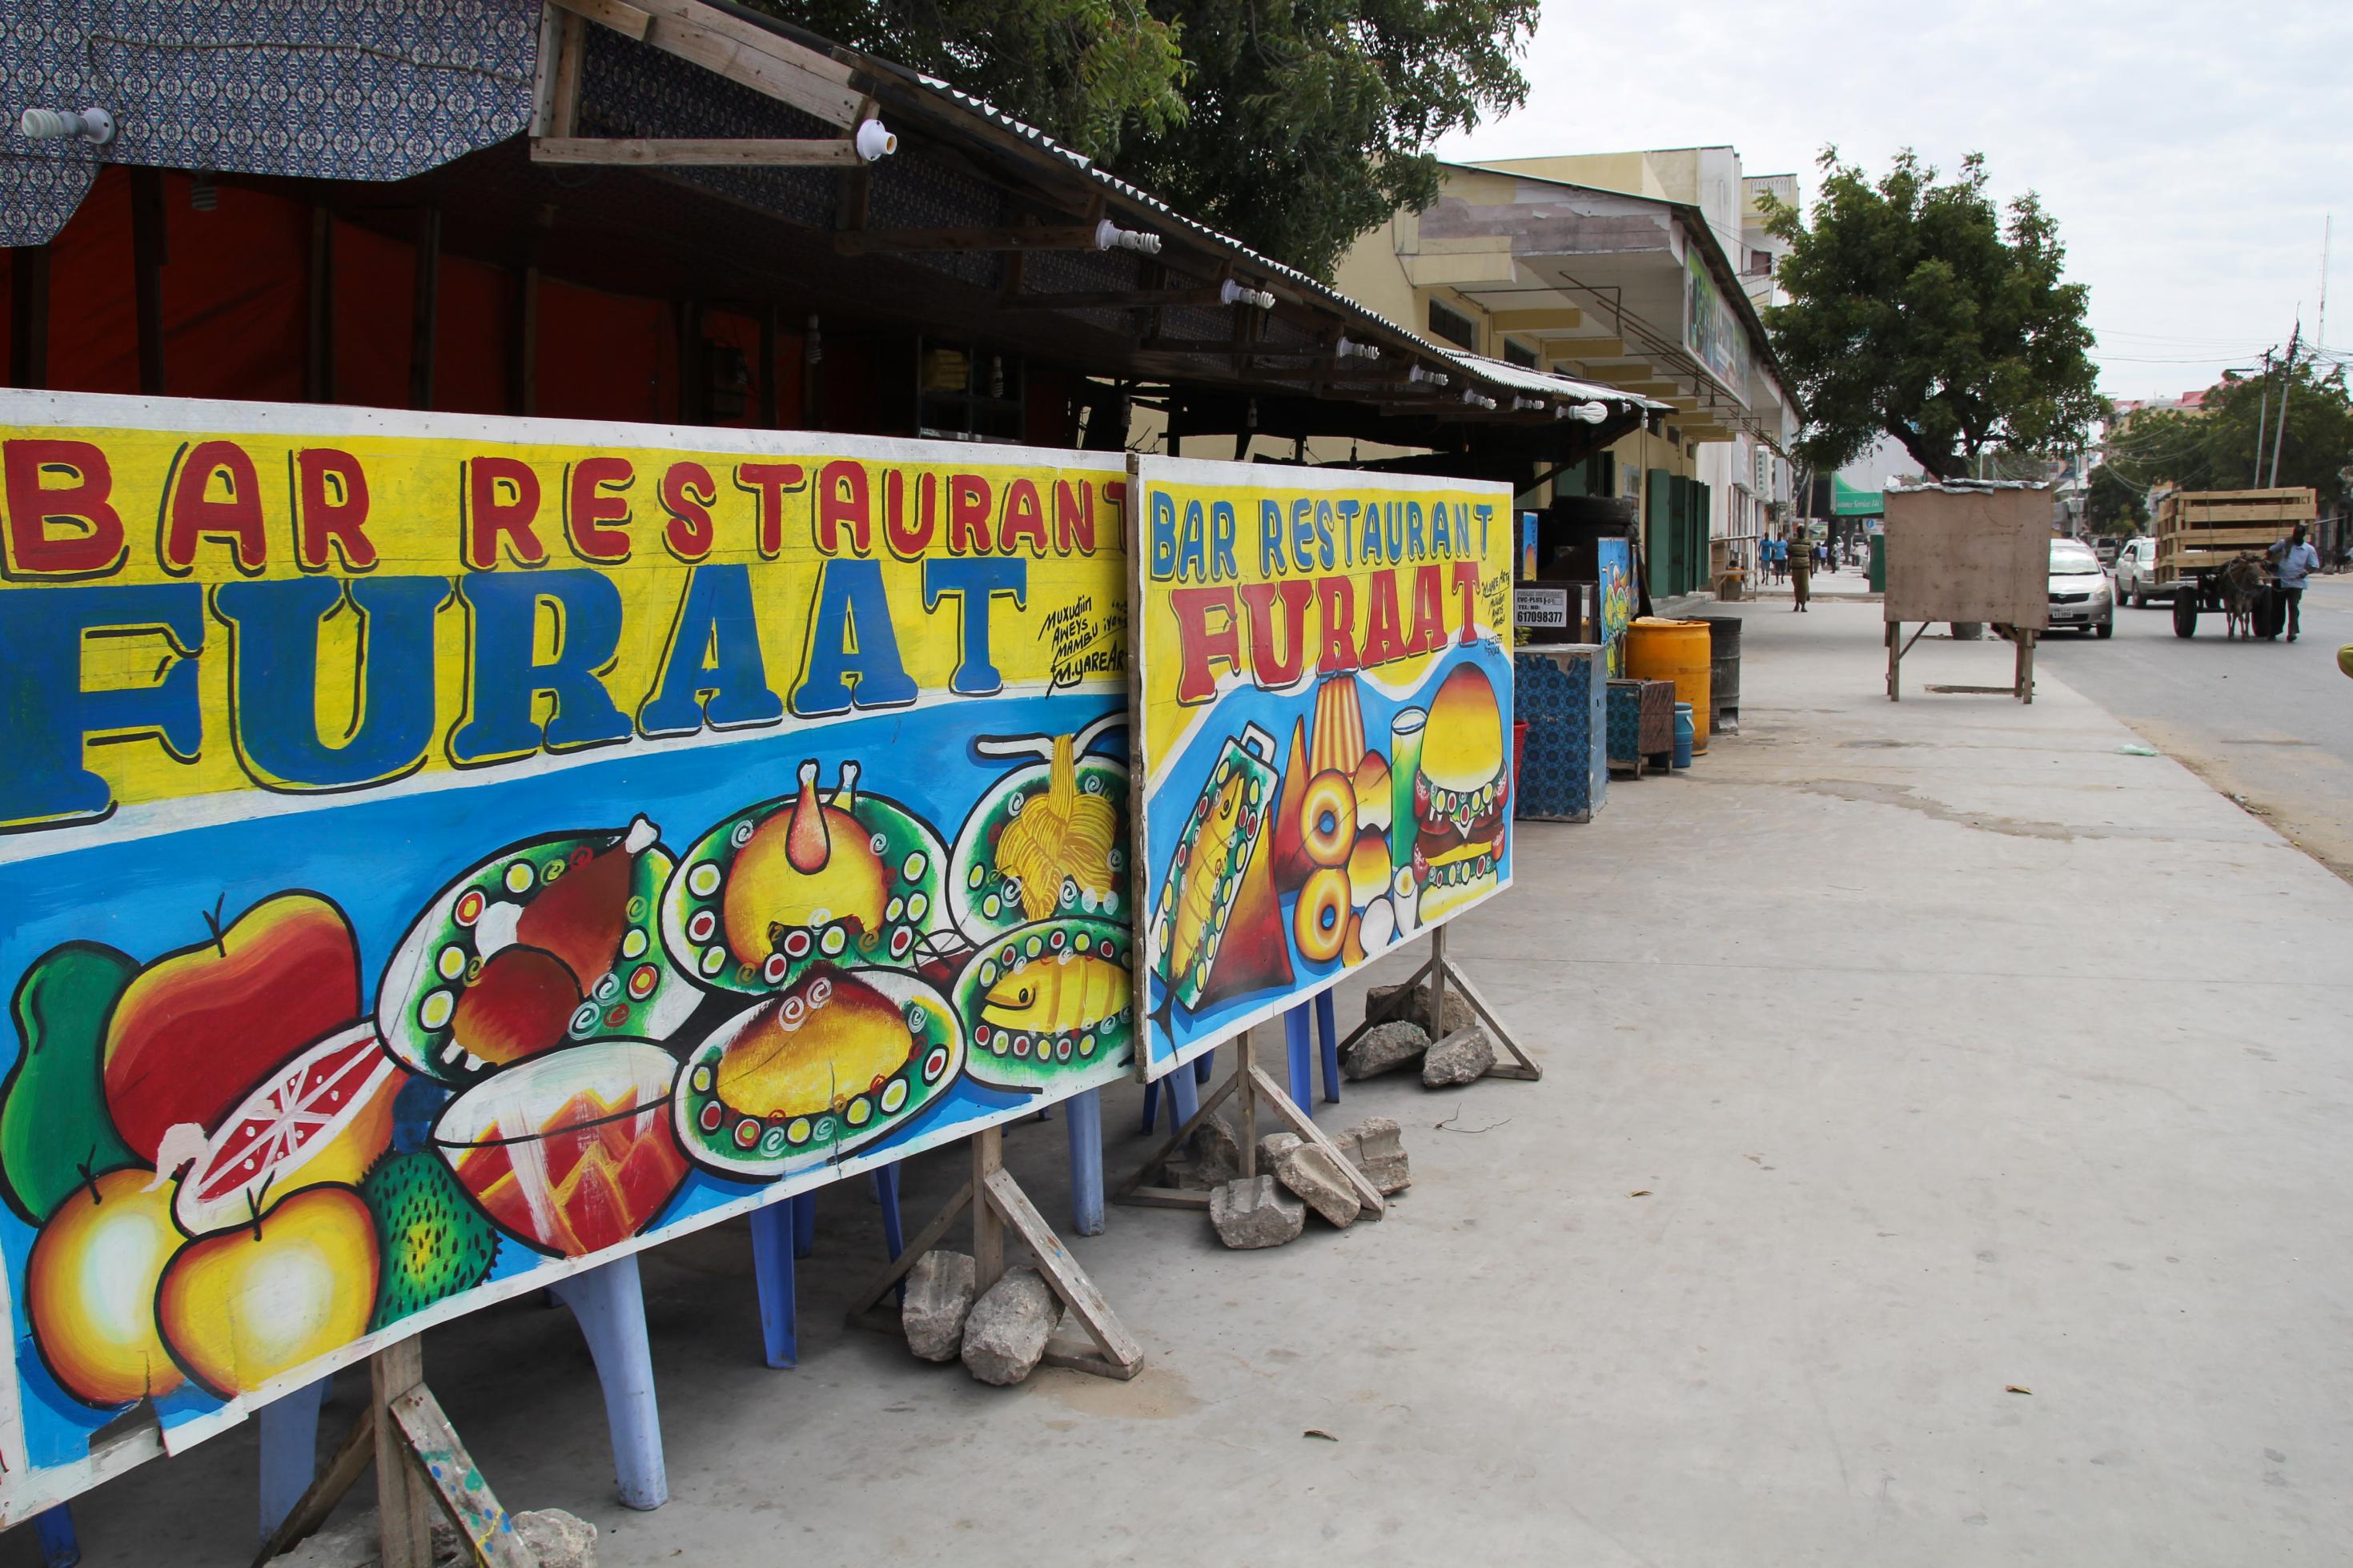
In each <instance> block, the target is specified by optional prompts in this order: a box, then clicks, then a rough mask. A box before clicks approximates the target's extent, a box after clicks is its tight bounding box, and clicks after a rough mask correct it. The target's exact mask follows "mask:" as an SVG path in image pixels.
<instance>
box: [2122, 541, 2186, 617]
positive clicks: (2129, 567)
mask: <svg viewBox="0 0 2353 1568" xmlns="http://www.w3.org/2000/svg"><path fill="white" fill-rule="evenodd" d="M2180 587H2181V584H2179V583H2160V582H2158V580H2157V541H2156V540H2154V539H2130V540H2126V542H2125V547H2124V549H2123V550H2121V551H2119V552H2117V554H2116V597H2117V598H2119V599H2121V600H2123V601H2124V602H2125V603H2126V604H2127V605H2132V606H2133V607H2134V608H2135V609H2138V608H2139V607H2140V606H2141V605H2146V604H2147V603H2148V602H2149V601H2150V600H2151V599H2170V598H2171V597H2173V595H2175V593H2177V592H2178V591H2179V589H2180Z"/></svg>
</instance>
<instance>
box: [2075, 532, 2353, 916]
mask: <svg viewBox="0 0 2353 1568" xmlns="http://www.w3.org/2000/svg"><path fill="white" fill-rule="evenodd" d="M2170 611H2171V606H2170V605H2163V604H2159V605H2152V606H2150V607H2148V608H2146V609H2138V610H2134V609H2125V608H2119V609H2118V610H2117V611H2116V636H2115V637H2112V638H2110V639H2109V640H2107V641H2106V642H2094V641H2092V640H2089V639H2080V638H2078V637H2076V636H2075V635H2074V634H2073V633H2063V634H2060V635H2058V636H2054V637H2052V638H2051V639H2050V640H2049V641H2048V642H2046V643H2044V644H2043V647H2042V653H2041V655H2040V657H2039V665H2040V668H2042V669H2043V670H2045V671H2048V672H2050V673H2052V674H2056V675H2061V676H2063V677H2064V678H2065V679H2067V680H2068V681H2069V682H2070V683H2071V684H2073V686H2074V687H2075V688H2076V689H2078V690H2080V691H2082V692H2084V694H2085V695H2086V696H2088V697H2090V698H2092V699H2093V700H2094V701H2097V702H2098V703H2100V704H2101V705H2102V706H2103V707H2105V708H2106V709H2107V710H2109V711H2111V712H2113V713H2115V714H2116V716H2117V717H2118V718H2121V719H2123V720H2124V721H2126V723H2128V724H2130V725H2132V726H2133V728H2135V729H2137V730H2138V731H2140V732H2141V733H2142V734H2143V735H2145V736H2147V738H2148V740H2149V741H2150V742H2152V743H2153V744H2156V745H2158V746H2161V747H2163V748H2164V749H2165V750H2166V751H2167V752H2169V753H2171V754H2172V755H2175V756H2178V757H2179V758H2180V759H2181V760H2182V761H2183V762H2185V763H2189V765H2190V766H2191V767H2193V768H2195V769H2196V770H2197V771H2198V772H2199V773H2201V774H2203V775H2204V776H2205V777H2206V778H2208V779H2209V780H2210V781H2211V782H2212V783H2213V784H2215V786H2216V787H2217V788H2219V789H2221V790H2222V791H2224V792H2225V793H2227V794H2232V795H2241V796H2243V797H2244V798H2245V800H2246V801H2247V803H2248V804H2249V805H2250V806H2251V807H2253V809H2256V810H2258V811H2261V812H2264V813H2268V814H2269V815H2270V816H2271V818H2272V820H2273V822H2274V825H2275V826H2278V827H2279V828H2280V830H2281V831H2282V832H2284V833H2285V834H2287V835H2288V836H2289V837H2291V838H2294V839H2295V840H2296V841H2297V842H2298V843H2301V844H2303V845H2304V846H2305V847H2306V848H2307V849H2309V850H2310V851H2311V852H2312V853H2313V854H2315V855H2316V856H2318V857H2319V858H2321V859H2323V860H2325V861H2327V863H2328V864H2329V865H2330V866H2331V867H2333V868H2335V869H2336V870H2337V872H2338V873H2339V874H2340V875H2343V876H2348V877H2353V681H2348V680H2347V679H2345V677H2344V676H2343V675H2342V674H2341V673H2340V672H2339V671H2338V670H2337V648H2338V647H2341V646H2342V645H2344V644H2346V643H2348V642H2353V577H2342V576H2340V577H2316V578H2314V579H2313V586H2312V587H2311V589H2310V590H2309V591H2308V592H2307V593H2306V595H2305V601H2304V625H2305V633H2304V637H2303V638H2302V640H2300V641H2298V642H2297V643H2295V645H2294V646H2293V647H2291V646H2290V645H2289V644H2288V643H2287V642H2286V640H2285V639H2284V638H2283V639H2282V640H2280V641H2278V642H2274V643H2263V642H2257V643H2253V644H2246V643H2233V642H2228V641H2225V640H2224V638H2223V636H2222V618H2221V616H2212V615H2210V616H2200V617H2199V627H2198V635H2197V637H2193V638H2191V639H2189V640H2188V641H2186V642H2185V641H2183V640H2182V639H2181V638H2179V637H2175V636H2174V635H2173V616H2172V615H2171V613H2170Z"/></svg>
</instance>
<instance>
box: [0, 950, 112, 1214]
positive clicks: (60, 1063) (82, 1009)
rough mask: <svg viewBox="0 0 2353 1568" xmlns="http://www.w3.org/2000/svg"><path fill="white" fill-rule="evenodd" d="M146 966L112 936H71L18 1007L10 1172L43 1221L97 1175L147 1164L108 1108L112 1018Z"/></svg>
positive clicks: (7, 1126)
mask: <svg viewBox="0 0 2353 1568" xmlns="http://www.w3.org/2000/svg"><path fill="white" fill-rule="evenodd" d="M137 973H139V963H138V961H137V960H135V959H133V958H132V956H131V955H130V954H129V953H126V952H116V951H115V950H114V949H113V948H111V947H108V946H106V945H105V944H104V943H102V942H66V943H64V944H63V945H61V946H58V947H53V948H51V949H50V950H49V951H48V952H45V953H43V954H42V955H41V956H40V957H39V958H37V959H36V960H34V962H33V964H32V966H31V967H30V968H28V969H26V971H25V977H24V979H23V980H21V981H19V982H18V983H17V985H16V998H15V1000H14V1002H13V1003H12V1004H11V1006H10V1010H11V1011H12V1012H13V1013H14V1014H15V1016H16V1033H17V1035H18V1037H20V1038H21V1039H22V1040H23V1042H24V1049H23V1051H22V1053H21V1054H20V1055H18V1057H17V1058H16V1066H15V1067H13V1068H10V1069H9V1072H8V1080H7V1084H6V1086H5V1088H0V1096H5V1103H0V1175H5V1177H6V1178H7V1198H8V1205H9V1206H10V1207H11V1208H14V1209H15V1210H16V1212H17V1213H18V1214H19V1215H23V1216H24V1218H25V1219H26V1220H27V1221H28V1222H30V1223H31V1224H34V1225H38V1224H40V1223H41V1221H43V1220H45V1219H47V1218H48V1216H49V1215H51V1214H53V1213H55V1212H56V1211H57V1208H58V1205H59V1204H62V1203H63V1202H65V1200H66V1199H67V1198H69V1197H70V1196H72V1195H73V1194H74V1193H75V1191H76V1190H78V1189H79V1188H80V1187H81V1186H82V1185H83V1184H84V1181H85V1179H86V1177H87V1176H95V1175H103V1174H105V1173H107V1172H109V1171H119V1170H121V1168H122V1167H123V1166H125V1165H135V1164H137V1163H140V1162H139V1157H138V1155H136V1154H134V1153H132V1150H131V1146H130V1145H129V1144H128V1143H125V1142H123V1141H122V1135H121V1133H120V1132H118V1131H115V1128H114V1121H113V1119H112V1118H111V1117H110V1116H109V1115H108V1114H107V1110H106V1080H105V1073H104V1063H103V1058H104V1055H105V1048H106V1017H107V1014H108V1012H109V1010H111V1008H112V1007H113V1005H114V1004H115V1000H116V998H118V997H120V996H121V994H122V993H123V991H124V989H125V988H126V987H128V986H129V985H130V984H131V980H132V976H133V975H135V974H137Z"/></svg>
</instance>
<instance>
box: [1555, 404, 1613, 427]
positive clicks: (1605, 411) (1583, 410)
mask: <svg viewBox="0 0 2353 1568" xmlns="http://www.w3.org/2000/svg"><path fill="white" fill-rule="evenodd" d="M1552 416H1553V417H1554V418H1556V419H1582V420H1584V421H1585V422H1586V423H1587V424H1588V425H1599V424H1600V423H1601V422H1602V421H1603V420H1605V419H1607V418H1609V405H1608V404H1606V403H1564V404H1561V405H1558V406H1556V407H1555V408H1554V409H1553V411H1552Z"/></svg>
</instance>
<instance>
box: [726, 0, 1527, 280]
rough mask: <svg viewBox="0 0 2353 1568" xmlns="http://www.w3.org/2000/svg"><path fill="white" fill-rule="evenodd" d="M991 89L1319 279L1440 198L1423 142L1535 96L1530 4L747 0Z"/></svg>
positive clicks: (990, 96) (989, 95) (959, 82)
mask: <svg viewBox="0 0 2353 1568" xmlns="http://www.w3.org/2000/svg"><path fill="white" fill-rule="evenodd" d="M754 3H755V4H757V5H759V6H760V7H761V8H762V9H764V10H766V11H768V12H770V13H772V14H773V15H776V16H782V17H784V18H786V19H787V20H789V21H793V22H797V23H799V24H801V25H802V26H806V27H808V28H810V29H812V30H814V31H816V32H818V33H821V34H823V35H825V36H826V37H830V38H837V39H839V40H840V41H841V42H843V43H846V44H849V45H851V46H852V47H857V48H861V49H867V50H870V51H871V52H873V53H875V54H878V55H881V56H883V57H885V58H890V59H894V60H897V61H898V62H900V63H901V64H902V65H907V66H912V67H914V68H917V69H919V70H923V71H927V72H929V73H931V74H932V75H934V76H936V77H939V78H940V79H943V80H944V81H947V82H949V83H951V84H953V85H955V86H956V87H958V88H961V89H964V90H965V91H966V92H970V93H973V94H975V95H976V96H977V97H981V98H985V99H987V100H989V101H990V102H992V103H994V104H996V105H997V107H998V108H1000V109H1002V110H1005V111H1006V112H1007V113H1008V114H1012V115H1015V116H1017V117H1018V118H1020V119H1022V120H1024V121H1029V123H1031V124H1033V125H1036V126H1038V127H1039V129H1041V130H1043V131H1045V132H1049V133H1050V134H1051V135H1053V136H1054V137H1055V138H1057V139H1058V140H1060V141H1062V142H1067V143H1068V144H1070V145H1071V146H1072V147H1074V148H1076V149H1077V150H1078V151H1080V152H1082V153H1086V154H1088V155H1089V156H1090V157H1092V158H1094V159H1095V160H1096V161H1097V162H1098V163H1102V164H1103V166H1104V167H1106V168H1109V169H1112V170H1114V171H1116V172H1117V173H1118V174H1120V175H1121V176H1122V177H1123V178H1124V179H1127V180H1130V181H1132V182H1134V184H1138V185H1141V186H1143V187H1144V188H1145V190H1148V191H1150V192H1152V193H1153V194H1154V195H1157V196H1160V197H1162V198H1163V199H1165V200H1166V201H1167V202H1168V203H1169V204H1170V205H1173V206H1175V207H1176V210H1177V211H1179V212H1181V213H1184V214H1185V215H1186V216H1188V217H1192V218H1196V219H1198V220H1199V221H1201V222H1204V223H1207V224H1208V225H1210V226H1212V227H1215V228H1219V229H1222V230H1223V231H1225V232H1226V233H1229V234H1230V235H1232V236H1233V237H1235V238H1237V239H1240V240H1241V241H1242V242H1243V243H1244V244H1246V245H1249V246H1250V247H1254V248H1256V249H1259V250H1261V251H1264V252H1266V253H1267V254H1268V255H1270V256H1272V257H1274V258H1277V259H1279V260H1282V261H1287V262H1289V263H1291V264H1292V265H1293V266H1294V267H1297V268H1300V269H1301V270H1303V271H1305V272H1310V273H1313V274H1314V275H1315V276H1317V277H1319V278H1325V279H1328V278H1329V277H1331V275H1332V272H1333V269H1334V268H1336V267H1337V266H1338V265H1339V261H1340V258H1341V257H1342V256H1343V255H1345V253H1346V251H1347V248H1348V247H1349V246H1350V244H1352V243H1353V242H1354V241H1355V240H1356V237H1358V236H1359V235H1362V234H1365V233H1366V232H1367V231H1369V230H1370V229H1372V228H1374V227H1375V226H1378V225H1379V224H1381V223H1383V222H1385V221H1386V220H1387V219H1388V217H1389V216H1390V215H1391V214H1393V213H1395V212H1397V211H1398V209H1399V208H1406V209H1409V210H1412V211H1417V212H1418V211H1419V210H1420V209H1422V208H1424V207H1426V206H1428V205H1430V203H1431V202H1433V201H1435V200H1436V199H1437V197H1438V190H1439V184H1440V174H1439V168H1438V162H1437V160H1436V158H1435V157H1433V156H1432V155H1431V154H1430V153H1429V151H1428V149H1429V147H1430V145H1431V143H1433V142H1436V141H1437V139H1438V138H1439V137H1440V136H1442V135H1444V134H1446V133H1447V132H1451V131H1457V130H1467V129H1469V128H1470V127H1472V126H1473V125H1476V124H1478V123H1479V121H1481V120H1482V118H1483V117H1485V116H1486V115H1489V114H1491V113H1497V112H1501V111H1503V110H1509V109H1513V108H1516V107H1518V106H1519V105H1520V104H1522V103H1524V102H1525V101H1526V99H1527V92H1528V84H1527V79H1526V78H1525V77H1524V76H1523V75H1522V74H1521V71H1520V68H1519V59H1520V57H1521V55H1522V54H1523V53H1524V52H1525V49H1526V47H1527V41H1528V38H1529V37H1531V36H1532V35H1533V34H1534V32H1535V24H1536V11H1537V3H1538V0H1448V3H1447V4H1444V5H1433V4H1430V0H754Z"/></svg>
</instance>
